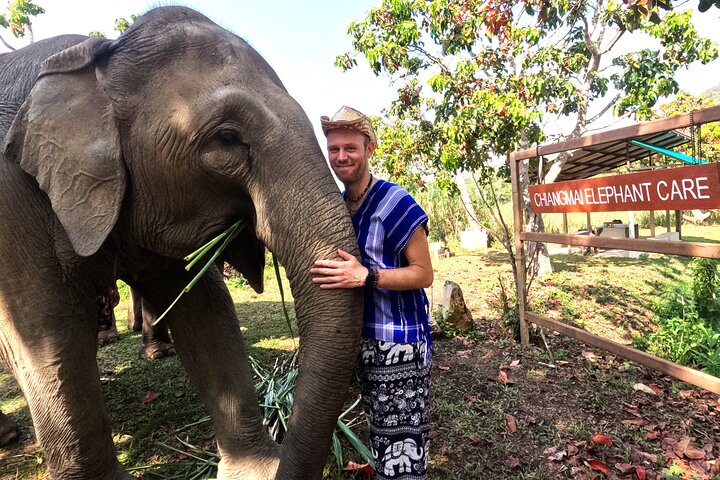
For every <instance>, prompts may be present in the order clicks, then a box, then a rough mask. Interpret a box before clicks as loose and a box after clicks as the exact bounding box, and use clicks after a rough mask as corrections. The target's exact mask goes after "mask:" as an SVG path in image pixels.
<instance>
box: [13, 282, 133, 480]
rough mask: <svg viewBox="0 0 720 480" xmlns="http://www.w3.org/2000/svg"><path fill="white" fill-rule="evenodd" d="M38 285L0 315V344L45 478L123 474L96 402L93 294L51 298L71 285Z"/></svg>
mask: <svg viewBox="0 0 720 480" xmlns="http://www.w3.org/2000/svg"><path fill="white" fill-rule="evenodd" d="M43 280H44V281H46V282H48V283H52V282H50V280H49V277H48V276H45V277H43ZM38 290H39V289H38ZM42 290H43V293H44V294H45V295H44V297H43V298H38V299H36V300H37V301H36V302H35V303H32V304H30V305H28V306H22V305H18V306H13V308H10V309H8V310H9V311H7V315H0V346H1V347H2V348H3V349H4V352H5V354H6V355H7V356H6V357H5V360H7V363H8V365H10V366H11V368H12V371H13V374H14V375H15V378H16V379H17V381H18V384H19V385H20V388H21V389H22V391H23V393H24V395H25V398H26V400H27V402H28V407H29V410H30V414H31V416H32V420H33V426H34V428H35V434H36V436H37V439H38V442H39V444H40V445H41V446H42V448H43V452H44V454H43V455H44V460H45V463H46V465H47V466H48V471H49V478H50V479H53V480H55V479H66V478H67V479H69V478H72V479H78V480H92V479H103V480H126V479H130V478H132V477H131V476H130V475H128V473H127V472H126V471H125V470H124V469H123V467H122V465H120V463H119V462H118V460H117V457H116V454H115V447H114V445H113V442H112V433H111V428H110V419H109V417H108V415H107V413H106V411H105V408H104V404H103V395H102V389H101V385H100V374H99V371H98V367H97V360H96V353H97V321H96V318H95V316H96V308H97V307H96V305H95V299H94V298H87V299H85V301H84V302H82V303H72V304H70V303H68V302H67V301H59V299H69V298H75V299H76V300H77V299H79V297H78V294H77V292H69V291H66V290H64V289H62V290H60V291H57V290H56V291H55V292H52V291H51V290H52V288H49V287H48V286H43V288H42ZM78 302H79V300H78ZM38 305H42V306H43V308H38ZM8 346H11V348H7V347H8Z"/></svg>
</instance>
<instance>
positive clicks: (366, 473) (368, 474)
mask: <svg viewBox="0 0 720 480" xmlns="http://www.w3.org/2000/svg"><path fill="white" fill-rule="evenodd" d="M343 470H347V471H354V472H355V474H356V475H360V477H361V478H362V477H365V478H372V477H373V476H374V475H375V471H374V470H373V468H372V467H371V466H370V464H369V463H355V462H353V461H352V460H349V461H348V463H347V465H346V466H345V468H343Z"/></svg>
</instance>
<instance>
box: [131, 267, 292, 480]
mask: <svg viewBox="0 0 720 480" xmlns="http://www.w3.org/2000/svg"><path fill="white" fill-rule="evenodd" d="M178 270H179V271H178V272H172V273H168V274H165V275H164V278H163V281H162V282H160V281H158V279H153V280H152V281H149V280H148V281H145V283H144V284H143V282H137V285H135V286H136V287H137V288H138V289H139V290H141V293H142V295H143V296H144V297H145V298H146V299H148V300H149V301H150V302H151V303H152V304H154V305H169V304H170V302H171V301H172V300H173V299H174V297H175V296H176V295H177V292H179V291H180V290H181V289H182V288H183V287H184V286H185V284H186V283H187V281H188V280H189V277H188V276H187V274H186V272H184V270H183V269H182V268H179V269H178ZM141 287H142V288H141ZM166 318H167V320H168V324H169V327H170V331H171V333H172V336H173V340H174V341H175V347H176V348H177V353H178V355H179V357H180V360H181V362H182V364H183V366H184V368H185V370H186V371H187V373H188V376H189V377H190V379H191V380H192V382H193V383H194V385H195V388H196V390H197V392H198V394H199V395H200V397H201V398H202V400H203V402H204V403H205V405H206V407H207V409H208V411H209V412H210V416H211V418H212V420H213V427H214V430H215V437H216V440H217V445H218V451H219V453H220V456H221V461H220V465H219V467H218V476H217V478H218V479H225V480H227V479H232V478H243V479H244V478H247V479H271V478H275V471H276V470H277V466H278V463H279V454H280V448H279V446H278V445H277V444H276V443H275V442H273V441H272V439H271V438H270V437H269V436H268V434H267V432H266V431H265V429H264V428H263V426H262V420H261V415H260V407H259V405H258V399H257V396H256V393H255V388H254V386H253V382H252V370H251V368H250V364H249V362H248V359H247V353H246V350H245V345H244V343H243V339H242V335H241V333H240V324H239V322H238V319H237V316H236V313H235V306H234V304H233V301H232V298H231V297H230V294H229V292H228V290H227V287H226V286H225V283H224V282H223V280H222V276H221V275H220V273H219V272H218V270H217V269H216V268H211V269H210V270H208V272H207V273H206V274H205V276H204V277H203V278H202V279H201V280H200V281H199V282H198V283H197V284H196V285H195V286H194V287H193V288H192V289H191V290H190V291H189V292H188V293H186V294H185V296H184V297H183V298H182V299H181V300H180V301H179V302H178V303H177V304H175V306H174V307H173V309H172V310H171V311H170V312H169V314H168V316H167V317H166Z"/></svg>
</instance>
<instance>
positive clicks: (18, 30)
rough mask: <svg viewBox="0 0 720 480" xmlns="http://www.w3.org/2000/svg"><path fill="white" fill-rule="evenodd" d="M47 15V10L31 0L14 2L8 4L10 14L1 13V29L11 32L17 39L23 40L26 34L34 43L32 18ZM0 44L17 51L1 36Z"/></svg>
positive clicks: (13, 0) (14, 0)
mask: <svg viewBox="0 0 720 480" xmlns="http://www.w3.org/2000/svg"><path fill="white" fill-rule="evenodd" d="M43 13H45V9H44V8H42V7H41V6H39V5H36V4H34V3H32V2H31V1H29V0H12V1H11V2H10V3H9V4H8V13H0V27H2V28H5V29H8V30H10V33H11V34H12V35H13V36H14V37H15V38H22V37H24V36H25V35H26V34H27V35H28V37H29V39H30V43H32V42H33V30H32V21H31V20H30V19H31V17H36V16H38V15H41V14H43ZM0 42H2V43H3V45H5V47H7V48H8V49H10V50H15V48H13V47H12V45H10V44H8V43H7V41H5V39H4V38H3V37H2V35H0Z"/></svg>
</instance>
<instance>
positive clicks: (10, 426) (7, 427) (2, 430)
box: [0, 412, 18, 448]
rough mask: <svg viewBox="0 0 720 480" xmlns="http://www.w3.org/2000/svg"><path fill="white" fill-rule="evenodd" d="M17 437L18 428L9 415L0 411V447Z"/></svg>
mask: <svg viewBox="0 0 720 480" xmlns="http://www.w3.org/2000/svg"><path fill="white" fill-rule="evenodd" d="M17 438H18V429H17V426H16V425H15V422H13V421H12V420H10V417H8V416H7V415H5V414H4V413H3V412H0V448H1V447H4V446H5V445H8V444H10V443H12V442H14V441H15V440H17Z"/></svg>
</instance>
